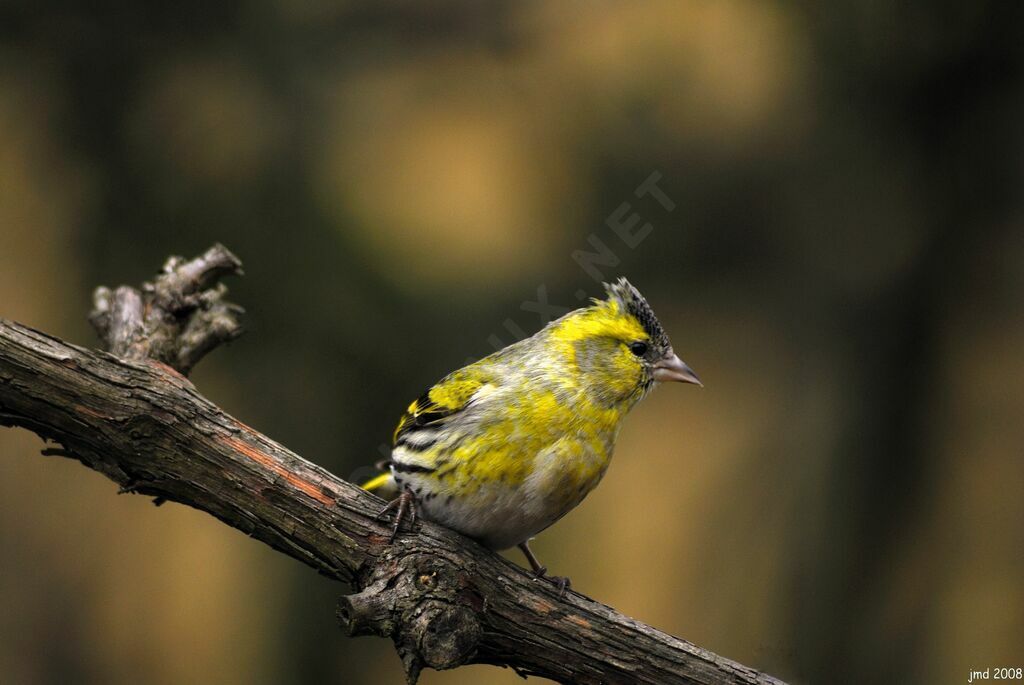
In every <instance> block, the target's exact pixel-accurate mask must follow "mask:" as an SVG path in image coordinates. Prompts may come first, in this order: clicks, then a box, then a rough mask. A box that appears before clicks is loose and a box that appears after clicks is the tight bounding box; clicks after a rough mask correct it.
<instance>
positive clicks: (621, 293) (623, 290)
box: [604, 278, 672, 350]
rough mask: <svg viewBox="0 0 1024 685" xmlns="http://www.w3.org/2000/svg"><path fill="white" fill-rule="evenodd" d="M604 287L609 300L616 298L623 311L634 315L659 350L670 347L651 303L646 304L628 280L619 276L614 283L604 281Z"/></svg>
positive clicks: (670, 344)
mask: <svg viewBox="0 0 1024 685" xmlns="http://www.w3.org/2000/svg"><path fill="white" fill-rule="evenodd" d="M604 289H605V290H606V291H607V292H608V299H609V300H611V299H614V300H617V301H618V302H619V304H620V305H621V306H622V308H623V309H624V310H625V311H627V312H629V313H630V314H632V315H633V316H635V317H636V320H637V321H639V322H640V325H641V326H643V328H644V331H646V332H647V335H649V336H650V338H651V343H652V344H653V345H654V346H655V347H657V348H659V349H661V350H668V349H669V348H671V347H672V343H671V342H669V339H668V335H667V334H666V333H665V329H664V328H662V327H661V322H659V321H658V317H656V316H655V315H654V310H653V309H651V305H649V304H647V300H645V299H644V296H643V295H641V294H640V291H639V290H637V289H636V288H634V287H633V285H632V284H631V283H630V282H629V281H627V280H626V279H625V278H620V279H619V280H617V281H616V282H614V283H605V284H604Z"/></svg>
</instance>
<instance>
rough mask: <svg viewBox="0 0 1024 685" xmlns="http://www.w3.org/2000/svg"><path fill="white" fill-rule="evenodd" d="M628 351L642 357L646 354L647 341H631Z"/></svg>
mask: <svg viewBox="0 0 1024 685" xmlns="http://www.w3.org/2000/svg"><path fill="white" fill-rule="evenodd" d="M629 351H630V352H632V353H633V354H635V355H636V356H638V357H642V356H644V355H645V354H647V343H645V342H640V341H638V342H635V343H631V344H630V346H629Z"/></svg>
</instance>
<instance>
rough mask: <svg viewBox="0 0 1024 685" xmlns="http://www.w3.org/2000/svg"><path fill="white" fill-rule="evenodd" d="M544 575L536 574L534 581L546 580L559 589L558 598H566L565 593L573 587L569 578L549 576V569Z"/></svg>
mask: <svg viewBox="0 0 1024 685" xmlns="http://www.w3.org/2000/svg"><path fill="white" fill-rule="evenodd" d="M544 571H545V572H544V573H535V574H534V576H533V579H534V580H542V579H543V580H546V581H548V582H549V583H551V584H552V585H554V586H555V587H556V588H558V596H559V597H565V591H566V590H568V589H569V588H570V587H571V586H572V582H571V581H570V580H569V578H568V577H567V576H549V575H548V574H547V569H544Z"/></svg>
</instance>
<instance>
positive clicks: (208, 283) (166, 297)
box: [89, 244, 244, 374]
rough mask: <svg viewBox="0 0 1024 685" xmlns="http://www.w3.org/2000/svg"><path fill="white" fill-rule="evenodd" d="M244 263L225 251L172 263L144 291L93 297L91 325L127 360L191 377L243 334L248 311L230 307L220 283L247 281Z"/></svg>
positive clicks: (99, 292)
mask: <svg viewBox="0 0 1024 685" xmlns="http://www.w3.org/2000/svg"><path fill="white" fill-rule="evenodd" d="M241 273H242V262H241V261H240V260H239V259H238V257H236V256H235V255H233V254H232V253H231V252H230V251H229V250H228V249H227V248H226V247H224V246H223V245H219V244H218V245H214V246H213V247H211V248H210V249H209V250H207V251H206V252H204V253H203V254H201V255H199V256H198V257H196V258H195V259H191V260H185V259H184V258H182V257H170V258H169V259H168V260H167V262H166V263H165V264H164V268H163V270H162V271H161V272H160V274H158V275H157V277H156V279H154V280H153V282H152V283H149V282H147V283H143V284H142V287H141V288H139V289H136V288H132V287H130V286H126V285H122V286H119V287H118V288H115V289H114V290H113V291H111V290H110V288H107V287H105V286H100V287H99V288H96V290H95V291H94V292H93V310H92V313H90V314H89V321H90V322H91V323H92V325H93V327H94V328H95V329H96V332H97V333H98V334H99V336H100V338H101V339H102V340H103V343H104V347H105V348H106V350H107V351H108V352H110V353H112V354H114V355H117V356H118V357H122V358H124V359H134V360H142V359H154V360H156V361H159V362H162V363H164V364H166V365H168V366H170V367H171V368H173V369H175V370H176V371H178V372H180V373H182V374H187V373H188V372H189V371H191V370H192V367H194V366H195V365H196V363H198V362H199V360H200V359H202V358H203V357H204V356H205V355H206V354H207V353H208V352H210V351H211V350H213V348H215V347H216V346H217V345H220V344H221V343H224V342H228V341H230V340H234V339H235V338H237V337H238V336H239V335H241V334H242V326H241V324H240V323H239V321H238V317H239V315H240V314H242V313H243V311H244V310H243V309H242V308H241V307H239V306H238V305H235V304H232V303H230V302H227V301H226V300H225V299H224V298H225V296H226V295H227V287H225V286H224V284H223V283H218V280H219V279H220V278H222V277H223V276H226V275H228V274H237V275H241Z"/></svg>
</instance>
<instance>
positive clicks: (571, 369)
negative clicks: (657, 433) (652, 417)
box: [363, 278, 701, 591]
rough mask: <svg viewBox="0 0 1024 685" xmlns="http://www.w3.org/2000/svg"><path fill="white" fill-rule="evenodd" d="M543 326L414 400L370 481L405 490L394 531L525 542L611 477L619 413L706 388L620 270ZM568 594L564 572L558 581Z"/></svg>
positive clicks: (494, 545) (389, 492)
mask: <svg viewBox="0 0 1024 685" xmlns="http://www.w3.org/2000/svg"><path fill="white" fill-rule="evenodd" d="M605 289H606V291H607V294H608V298H607V299H605V300H594V301H593V302H592V304H591V305H590V306H589V307H584V308H582V309H577V310H575V311H573V312H570V313H569V314H566V315H565V316H563V317H562V318H560V319H558V320H556V321H552V322H551V323H549V324H548V325H547V326H546V327H545V328H543V329H542V330H541V331H539V332H537V333H535V334H534V335H532V336H530V337H529V338H526V339H525V340H522V341H520V342H517V343H515V344H513V345H509V346H508V347H506V348H504V349H503V350H500V351H499V352H496V353H494V354H492V355H490V356H488V357H485V358H484V359H481V360H480V361H478V362H475V363H473V364H470V365H469V366H466V367H463V368H461V369H459V370H457V371H453V372H452V373H450V374H448V375H447V376H445V377H444V378H443V379H441V380H440V381H439V382H438V383H437V384H436V385H434V386H433V387H432V388H430V390H428V391H427V392H426V393H425V394H424V395H423V396H422V397H420V398H419V399H418V400H416V401H415V402H413V403H412V404H411V405H409V408H408V409H407V410H406V412H405V414H404V415H403V416H402V419H401V421H399V423H398V428H397V429H396V430H395V434H394V447H393V450H392V452H391V458H390V460H388V461H387V462H384V464H385V467H386V468H387V469H388V472H387V473H384V474H382V475H380V476H378V477H377V478H374V479H373V480H371V481H370V482H368V483H366V484H364V486H363V487H364V488H366V489H367V490H375V491H377V492H378V493H380V494H382V495H384V496H386V497H387V496H394V495H395V494H397V495H398V497H397V498H396V499H394V500H392V502H391V503H389V504H388V505H387V506H386V507H385V508H384V509H383V510H382V511H381V516H384V515H385V514H386V513H387V512H389V511H391V510H395V509H397V512H396V515H395V522H394V530H393V533H392V539H393V538H394V535H395V534H397V532H398V530H399V528H400V526H401V524H402V521H403V520H404V519H410V520H411V522H414V521H415V518H416V516H417V515H420V516H422V517H423V518H426V519H429V520H431V521H434V522H436V523H440V524H441V525H444V526H447V527H449V528H452V529H454V530H457V531H458V532H460V533H463V534H465V535H468V536H469V537H471V538H474V539H476V540H477V541H479V542H480V543H482V544H483V545H484V546H486V547H488V548H490V549H493V550H503V549H508V548H511V547H514V546H518V547H519V548H520V549H521V550H522V551H523V554H525V555H526V559H527V561H529V563H530V566H531V567H532V569H533V572H534V573H535V574H536V576H537V577H542V576H544V575H545V574H546V571H547V570H546V569H545V568H544V567H543V566H541V564H540V562H538V561H537V558H536V557H535V556H534V555H533V553H532V552H531V551H530V548H529V546H528V542H529V540H530V539H531V538H532V537H533V536H534V535H536V534H537V533H539V532H540V531H542V530H544V529H545V528H547V527H548V526H550V525H551V524H553V523H554V522H555V521H557V520H558V519H560V518H562V517H563V516H565V514H567V513H568V512H569V511H570V510H571V509H573V508H574V507H575V506H576V505H578V504H579V503H580V502H582V501H583V498H584V497H586V496H587V494H588V493H589V492H590V491H591V490H593V489H594V487H595V486H596V485H597V484H598V482H600V480H601V477H602V476H604V473H605V471H606V470H607V468H608V463H609V461H610V460H611V456H612V450H613V448H614V446H615V438H616V436H617V435H618V432H619V428H620V427H621V425H622V420H623V418H625V416H626V414H627V413H629V410H630V409H632V408H633V407H634V406H635V405H636V404H637V402H639V401H640V400H641V399H643V397H644V396H646V395H647V393H648V392H650V390H651V389H652V388H653V387H654V385H655V384H656V383H659V382H664V381H678V382H682V383H695V384H697V385H701V382H700V379H698V378H697V375H696V374H695V373H694V372H693V370H692V369H690V367H688V366H687V365H686V364H685V363H683V361H682V360H681V359H680V358H679V357H678V356H677V355H676V354H675V352H673V350H672V344H671V343H670V342H669V339H668V336H667V335H666V334H665V331H664V329H662V327H661V324H660V323H658V319H657V318H656V317H655V316H654V312H653V310H652V309H651V307H650V305H649V304H647V300H645V299H644V298H643V296H642V295H641V294H640V293H639V292H638V291H637V289H636V288H634V287H633V286H632V285H630V283H629V282H628V281H627V280H626V279H625V278H620V279H619V280H618V282H616V283H613V284H610V285H609V284H606V285H605ZM551 580H552V581H554V582H556V583H557V584H558V585H559V587H560V589H561V590H563V591H564V589H565V587H566V586H567V585H568V580H567V579H565V578H555V577H552V578H551Z"/></svg>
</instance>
